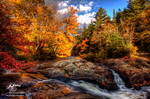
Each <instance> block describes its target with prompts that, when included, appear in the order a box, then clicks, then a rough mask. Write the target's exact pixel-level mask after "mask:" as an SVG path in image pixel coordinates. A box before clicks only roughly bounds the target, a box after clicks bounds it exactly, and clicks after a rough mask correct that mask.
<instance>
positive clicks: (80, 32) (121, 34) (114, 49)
mask: <svg viewBox="0 0 150 99" xmlns="http://www.w3.org/2000/svg"><path fill="white" fill-rule="evenodd" d="M77 13H78V10H77V9H75V8H74V7H69V8H68V9H67V13H65V14H63V15H62V14H61V13H59V12H58V5H56V4H53V3H52V4H49V6H47V5H46V3H45V1H44V0H0V74H1V73H2V71H3V70H8V71H15V72H18V71H21V72H23V71H24V70H26V69H27V68H33V67H34V66H35V65H36V64H37V63H40V62H45V61H46V62H48V61H52V60H54V59H57V58H62V59H63V58H67V57H71V56H73V57H78V58H80V59H85V60H87V61H90V62H95V63H98V62H102V61H104V60H109V59H127V60H128V61H132V60H136V58H138V57H139V56H138V55H140V53H147V54H149V53H150V1H149V0H128V5H127V7H126V8H125V9H123V10H121V9H118V11H115V10H113V18H111V17H110V16H109V15H108V14H107V12H106V10H105V9H104V8H101V7H100V8H99V9H98V12H97V13H96V14H95V17H94V18H95V20H94V21H91V23H90V24H89V25H88V26H87V25H84V26H83V27H80V23H79V22H78V21H77V19H78V16H77ZM148 57H149V56H148ZM149 59H150V58H149ZM44 68H45V67H44ZM138 68H140V67H138ZM30 70H31V71H32V69H30ZM30 70H28V71H30ZM148 70H150V69H148ZM118 72H119V71H118ZM128 73H129V72H127V74H128ZM149 73H150V72H149ZM66 75H68V74H66ZM149 76H150V75H149V74H148V75H147V77H149ZM67 77H68V76H67ZM121 77H124V76H123V75H122V76H121ZM147 83H148V84H150V82H149V81H148V82H145V83H144V84H147ZM142 84H143V82H142ZM142 84H141V85H140V84H139V85H138V84H137V85H135V86H143V85H142ZM0 92H1V91H0ZM0 99H1V98H0ZM43 99H44V98H43ZM45 99H46V98H45ZM50 99H51V98H50ZM52 99H53V98H52ZM65 99H66V98H65ZM68 99H69V98H68ZM70 99H71V98H70ZM79 99H80V98H79ZM85 99H86V98H85ZM91 99H96V98H91ZM140 99H143V98H140Z"/></svg>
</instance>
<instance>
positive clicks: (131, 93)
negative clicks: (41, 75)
mask: <svg viewBox="0 0 150 99" xmlns="http://www.w3.org/2000/svg"><path fill="white" fill-rule="evenodd" d="M111 71H112V73H113V75H114V80H115V82H116V84H117V86H118V88H119V89H118V90H117V91H108V90H105V89H101V88H99V86H98V85H96V84H92V83H89V82H86V81H83V80H79V81H75V80H70V81H68V82H61V81H59V80H55V81H56V82H59V83H62V84H64V85H66V86H68V87H70V88H72V89H73V90H75V91H79V92H84V93H88V94H91V95H95V96H99V97H102V98H103V99H148V98H147V94H148V92H150V87H143V88H142V89H141V90H134V89H129V88H127V87H126V86H125V83H124V81H123V80H122V79H121V77H120V76H119V75H118V74H117V73H116V72H115V71H113V70H111ZM47 81H54V79H49V80H44V81H40V82H39V83H41V82H47Z"/></svg>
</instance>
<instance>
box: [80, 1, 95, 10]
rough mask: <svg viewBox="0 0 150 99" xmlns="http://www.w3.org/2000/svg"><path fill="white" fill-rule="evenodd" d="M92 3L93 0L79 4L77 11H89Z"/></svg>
mask: <svg viewBox="0 0 150 99" xmlns="http://www.w3.org/2000/svg"><path fill="white" fill-rule="evenodd" d="M92 5H93V2H92V1H91V2H89V3H88V4H86V5H81V4H80V5H79V11H81V12H88V11H91V10H92Z"/></svg>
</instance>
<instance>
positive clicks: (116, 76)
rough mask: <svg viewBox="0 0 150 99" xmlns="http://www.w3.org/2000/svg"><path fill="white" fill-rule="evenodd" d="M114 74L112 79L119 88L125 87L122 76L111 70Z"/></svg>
mask: <svg viewBox="0 0 150 99" xmlns="http://www.w3.org/2000/svg"><path fill="white" fill-rule="evenodd" d="M111 71H112V73H113V75H114V81H115V82H116V84H117V86H118V87H119V89H127V88H126V86H125V83H124V81H123V80H122V78H121V77H120V76H119V74H117V73H116V72H115V71H114V70H111Z"/></svg>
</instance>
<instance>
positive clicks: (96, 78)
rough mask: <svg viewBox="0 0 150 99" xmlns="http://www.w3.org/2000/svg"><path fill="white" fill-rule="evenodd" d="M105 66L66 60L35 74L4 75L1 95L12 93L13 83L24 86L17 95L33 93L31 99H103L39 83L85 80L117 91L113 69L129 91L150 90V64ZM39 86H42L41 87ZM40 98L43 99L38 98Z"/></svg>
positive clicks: (111, 61)
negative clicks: (10, 89)
mask: <svg viewBox="0 0 150 99" xmlns="http://www.w3.org/2000/svg"><path fill="white" fill-rule="evenodd" d="M99 64H104V66H102V65H98V64H94V63H92V62H89V61H86V60H84V59H75V58H74V59H63V60H59V61H57V62H53V63H51V62H42V63H38V64H37V65H36V66H34V67H32V68H31V70H32V71H27V70H23V71H20V72H19V73H16V74H11V73H10V74H8V73H6V72H5V71H3V72H1V73H2V74H1V77H0V81H1V82H0V85H1V88H0V93H1V95H3V94H4V93H6V92H9V90H8V89H7V87H8V85H9V84H10V83H9V82H11V83H18V84H21V87H19V88H17V91H18V92H30V93H32V95H30V97H32V99H41V98H42V99H46V98H48V99H102V98H101V97H96V96H93V95H90V94H87V93H83V92H77V91H74V90H73V89H72V88H70V87H69V86H67V85H65V84H62V83H60V82H57V81H55V80H54V81H50V82H40V81H43V80H49V79H56V80H59V81H62V82H64V83H65V82H67V81H70V80H83V81H88V82H91V83H93V84H94V83H95V84H97V85H98V86H99V87H100V88H102V89H107V90H110V91H113V90H117V89H118V86H117V84H116V83H115V81H114V77H113V74H112V72H111V70H110V69H113V70H115V71H116V72H117V73H118V74H119V75H120V76H121V78H122V79H123V80H124V82H125V84H126V86H127V87H129V88H131V87H132V88H135V89H140V88H141V87H142V86H150V64H149V63H148V62H146V61H143V60H142V61H141V60H140V61H139V60H134V61H132V62H131V61H129V60H120V59H109V60H106V61H104V62H103V63H99ZM39 82H40V83H39ZM21 97H22V98H23V99H26V98H27V97H26V96H19V97H12V96H11V98H12V99H21ZM38 97H40V98H38Z"/></svg>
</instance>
